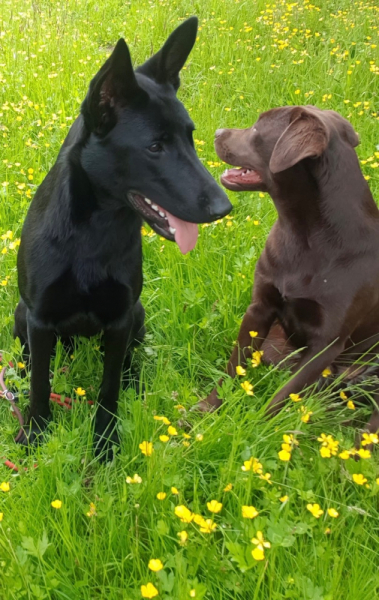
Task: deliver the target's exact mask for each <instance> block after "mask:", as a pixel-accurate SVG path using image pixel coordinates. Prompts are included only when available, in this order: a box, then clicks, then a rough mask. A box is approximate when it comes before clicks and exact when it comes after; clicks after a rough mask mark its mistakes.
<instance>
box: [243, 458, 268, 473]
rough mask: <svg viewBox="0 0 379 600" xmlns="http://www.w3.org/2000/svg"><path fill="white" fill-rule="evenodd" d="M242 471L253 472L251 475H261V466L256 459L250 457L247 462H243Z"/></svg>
mask: <svg viewBox="0 0 379 600" xmlns="http://www.w3.org/2000/svg"><path fill="white" fill-rule="evenodd" d="M241 469H242V471H253V473H262V471H263V466H262V465H261V463H260V462H259V460H258V459H257V458H254V457H251V458H249V460H245V462H244V463H243V467H241Z"/></svg>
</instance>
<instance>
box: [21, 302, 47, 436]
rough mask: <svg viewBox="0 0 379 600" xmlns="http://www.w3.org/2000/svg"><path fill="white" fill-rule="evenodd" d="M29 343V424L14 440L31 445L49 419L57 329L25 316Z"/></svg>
mask: <svg viewBox="0 0 379 600" xmlns="http://www.w3.org/2000/svg"><path fill="white" fill-rule="evenodd" d="M26 320H27V328H28V342H29V348H30V355H31V367H32V371H31V386H30V406H29V412H28V417H27V419H26V423H25V424H24V426H23V427H22V428H21V429H20V431H19V432H18V435H17V437H16V439H15V441H16V442H17V443H18V444H23V445H24V446H28V445H31V444H33V443H34V442H35V441H36V439H37V436H38V435H39V434H40V433H41V432H42V431H43V430H44V429H45V428H46V425H47V421H48V420H49V418H50V406H49V398H50V382H49V368H50V355H51V350H52V347H53V341H54V332H53V331H52V330H50V329H47V328H46V327H43V326H42V325H41V324H39V323H38V322H37V321H36V320H35V319H34V318H33V317H32V315H31V314H30V312H29V311H28V312H27V315H26Z"/></svg>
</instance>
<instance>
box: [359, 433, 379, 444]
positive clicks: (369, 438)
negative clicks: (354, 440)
mask: <svg viewBox="0 0 379 600" xmlns="http://www.w3.org/2000/svg"><path fill="white" fill-rule="evenodd" d="M378 442H379V437H378V434H377V433H363V434H362V442H361V444H362V446H368V445H369V444H377V443H378Z"/></svg>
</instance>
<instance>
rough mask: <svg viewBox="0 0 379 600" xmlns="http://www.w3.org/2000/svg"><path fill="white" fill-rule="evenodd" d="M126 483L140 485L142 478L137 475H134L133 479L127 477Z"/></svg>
mask: <svg viewBox="0 0 379 600" xmlns="http://www.w3.org/2000/svg"><path fill="white" fill-rule="evenodd" d="M126 483H142V477H140V476H139V475H138V473H134V475H133V477H127V478H126Z"/></svg>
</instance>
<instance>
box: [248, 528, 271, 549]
mask: <svg viewBox="0 0 379 600" xmlns="http://www.w3.org/2000/svg"><path fill="white" fill-rule="evenodd" d="M251 543H252V544H255V545H256V546H262V547H263V548H271V544H270V542H267V541H266V540H265V539H264V537H263V533H262V532H261V531H257V537H255V538H253V539H252V540H251Z"/></svg>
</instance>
